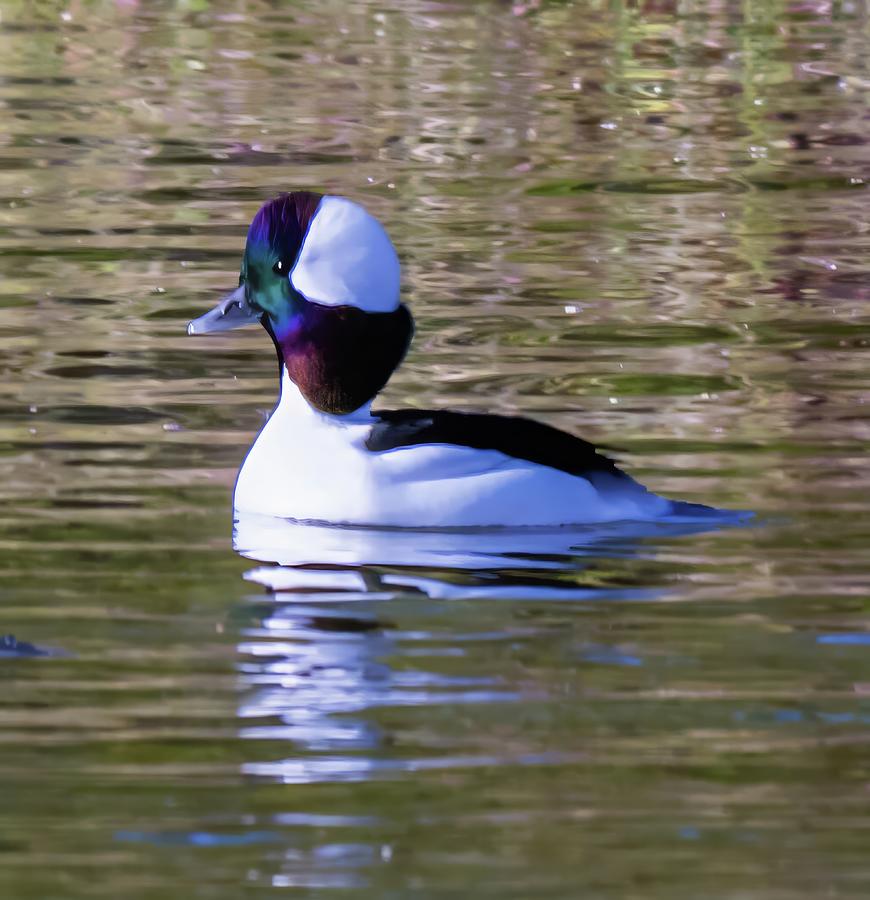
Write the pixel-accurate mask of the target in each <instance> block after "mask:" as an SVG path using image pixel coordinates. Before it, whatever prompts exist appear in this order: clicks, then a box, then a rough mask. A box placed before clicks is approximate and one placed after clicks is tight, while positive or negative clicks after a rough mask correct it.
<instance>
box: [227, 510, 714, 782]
mask: <svg viewBox="0 0 870 900" xmlns="http://www.w3.org/2000/svg"><path fill="white" fill-rule="evenodd" d="M702 530H708V529H705V528H704V527H703V526H701V525H699V524H698V523H697V522H695V523H673V522H670V523H651V522H643V523H636V522H632V523H621V524H608V525H607V526H600V527H594V528H590V527H587V528H581V529H558V530H533V529H528V530H522V531H518V530H514V531H510V530H474V531H410V530H402V529H366V528H339V527H334V526H327V525H319V524H303V523H299V522H292V521H287V520H280V519H271V518H268V517H264V516H245V517H244V518H242V519H241V520H239V521H237V523H236V530H235V535H234V538H235V547H236V549H237V550H238V551H239V552H240V553H242V554H243V555H245V556H249V557H252V558H255V559H258V560H261V561H262V560H266V561H271V562H273V563H274V562H277V563H279V565H270V566H266V565H264V566H258V567H256V568H254V569H251V570H250V571H249V572H247V573H246V575H245V577H246V579H247V580H249V581H251V582H253V583H255V584H259V585H262V586H263V587H265V588H266V589H267V591H268V592H269V595H270V596H269V597H268V598H267V599H266V600H265V601H263V600H261V599H258V600H257V601H255V605H254V606H253V607H252V608H251V609H252V610H253V613H252V615H253V617H254V618H255V619H256V625H255V626H253V627H251V628H249V629H247V630H246V632H245V638H246V639H245V640H244V641H243V642H242V643H240V644H239V646H238V652H239V654H240V655H241V657H242V662H241V663H240V664H239V672H240V680H241V684H242V686H243V689H244V691H245V695H244V700H243V701H242V703H241V704H240V706H239V712H238V715H239V718H240V720H242V727H241V730H240V735H241V736H242V737H243V738H247V739H252V740H264V741H276V740H277V741H287V742H288V743H289V744H291V745H292V746H293V748H294V754H293V755H289V756H287V757H282V758H279V759H272V760H265V761H258V762H249V763H247V764H246V765H244V766H243V768H242V771H243V773H244V774H246V775H257V776H263V777H267V778H275V779H278V780H280V781H283V782H286V783H322V782H345V781H367V780H369V779H372V778H381V777H387V776H390V775H394V774H396V773H399V772H413V771H420V770H424V769H431V768H436V769H440V768H454V767H463V768H464V767H470V766H471V767H473V766H481V765H512V766H515V765H546V764H551V763H555V762H561V761H563V756H562V755H560V754H556V755H554V754H547V753H543V754H541V753H537V754H532V755H529V754H518V753H516V752H513V753H510V752H507V751H505V753H504V755H503V756H502V755H501V753H500V751H501V748H497V749H496V752H495V753H494V752H485V753H481V754H479V755H438V756H431V755H425V754H426V752H427V751H425V750H424V751H423V755H421V753H420V749H421V748H419V747H418V748H416V751H412V752H411V753H406V755H405V756H404V757H403V758H396V756H395V754H394V753H393V752H388V750H389V746H390V740H389V736H388V735H385V734H384V733H383V732H382V730H381V728H380V727H379V726H378V724H377V720H376V718H373V717H372V716H371V715H370V712H371V711H372V710H375V709H379V708H393V709H395V708H399V707H419V706H427V707H431V708H437V707H443V706H455V705H457V704H459V705H462V704H491V703H517V702H522V701H527V700H534V699H535V691H536V690H538V691H539V690H540V689H538V688H534V687H530V686H525V687H523V688H522V689H520V690H518V689H517V687H516V685H512V684H510V683H506V682H505V681H503V680H502V679H501V677H500V675H499V674H497V673H495V672H494V673H493V674H491V675H490V674H488V673H484V674H480V671H479V670H478V672H477V673H476V674H474V675H473V676H469V675H465V674H457V673H455V672H453V671H450V672H443V671H442V672H431V671H425V670H423V669H421V668H420V667H419V666H416V667H415V664H416V661H417V660H425V659H426V657H429V658H430V661H429V665H430V666H432V667H433V668H434V667H435V663H434V662H433V660H434V659H436V658H437V659H441V660H443V659H445V658H455V659H456V660H457V662H458V663H459V664H461V660H462V658H463V656H464V654H465V650H464V642H465V640H466V637H467V636H464V635H463V633H462V631H461V628H462V625H461V624H459V623H458V624H457V629H456V630H455V631H453V632H448V633H447V634H444V633H443V632H441V633H440V634H439V635H438V636H437V637H436V636H435V635H433V634H432V633H431V632H429V631H428V630H426V629H425V628H418V629H416V630H415V629H413V628H406V629H405V630H402V628H401V626H400V625H397V624H394V623H393V622H391V621H388V620H387V615H388V614H389V618H393V617H395V618H399V619H401V618H402V617H405V618H406V620H407V619H408V618H410V617H411V616H413V615H414V614H415V613H414V609H415V608H416V609H418V610H419V608H420V606H421V604H422V605H424V606H425V605H426V604H432V603H433V601H434V602H436V603H437V602H438V601H444V600H450V601H469V600H475V601H476V600H490V599H492V600H501V601H520V602H524V601H531V602H538V601H548V602H551V601H565V600H568V601H596V600H655V599H656V598H658V597H659V596H660V595H661V590H660V589H656V588H651V587H648V586H644V587H642V588H639V587H636V586H633V585H631V584H628V585H622V584H619V583H617V584H615V585H614V584H607V583H601V582H600V580H596V579H593V578H588V579H586V580H585V581H584V578H585V575H584V568H585V566H587V565H589V564H590V563H591V562H593V561H595V562H597V563H599V564H600V563H601V562H602V560H604V561H605V562H607V561H610V562H614V561H616V560H622V561H625V560H631V559H639V558H647V559H651V558H653V557H654V556H655V555H656V544H655V540H654V539H656V538H658V539H662V538H672V537H677V536H680V535H685V534H688V533H696V532H698V531H702ZM349 604H350V605H349ZM434 608H435V609H436V610H437V607H434ZM382 614H383V618H382ZM536 634H537V629H536V627H535V626H531V627H525V628H524V629H518V628H517V627H516V625H515V623H511V625H510V626H508V624H507V623H505V628H504V630H503V631H498V630H496V631H495V632H492V633H490V637H491V638H492V639H493V640H505V641H516V640H524V639H526V638H528V637H530V636H532V637H533V636H535V635H536ZM486 636H487V634H486V633H484V632H481V631H480V630H477V631H475V634H474V639H475V640H482V639H484V638H485V637H486ZM577 652H578V658H579V659H583V660H586V661H587V662H590V663H593V664H599V665H618V666H640V665H643V659H642V658H640V657H638V656H636V655H632V654H626V653H624V652H623V651H622V650H621V649H620V648H619V647H616V646H613V647H611V646H608V645H605V644H600V643H595V644H589V645H586V646H584V647H581V648H578V651H577ZM412 660H413V661H414V662H413V663H412V662H411V661H412ZM397 661H401V662H400V663H397ZM425 664H426V663H425V662H421V663H420V664H419V665H420V666H422V665H425ZM460 671H461V670H460ZM431 750H432V748H431V747H430V748H428V752H430V753H431Z"/></svg>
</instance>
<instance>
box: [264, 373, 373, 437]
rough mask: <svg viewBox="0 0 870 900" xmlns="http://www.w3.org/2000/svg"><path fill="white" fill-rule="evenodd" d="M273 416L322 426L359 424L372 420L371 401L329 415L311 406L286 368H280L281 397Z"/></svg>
mask: <svg viewBox="0 0 870 900" xmlns="http://www.w3.org/2000/svg"><path fill="white" fill-rule="evenodd" d="M273 415H280V416H281V417H282V418H292V419H294V420H296V421H301V420H309V421H312V422H314V421H317V422H320V423H323V424H330V423H332V424H336V425H341V424H348V425H351V424H356V423H359V422H368V421H370V420H371V418H372V400H367V401H366V402H365V403H363V404H362V405H361V406H359V407H357V409H355V410H353V411H352V412H349V413H342V414H336V413H329V412H324V411H323V410H321V409H317V407H316V406H312V405H311V404H310V403H309V402H308V400H306V399H305V396H304V395H303V393H302V391H301V390H299V387H298V385H296V383H295V382H294V381H293V379H292V378H291V377H290V374H289V373H288V371H287V366H286V365H282V366H281V396H280V397H279V399H278V406H277V407H276V409H275V413H274V414H273Z"/></svg>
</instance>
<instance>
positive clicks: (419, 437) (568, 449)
mask: <svg viewBox="0 0 870 900" xmlns="http://www.w3.org/2000/svg"><path fill="white" fill-rule="evenodd" d="M373 415H375V416H378V417H379V418H380V421H379V422H376V423H375V424H374V425H373V426H372V430H371V432H370V433H369V436H368V437H367V438H366V448H367V449H369V450H371V451H373V452H380V451H384V450H395V449H397V448H399V447H410V446H414V445H417V444H456V445H459V446H462V447H473V448H474V449H476V450H498V451H499V452H500V453H504V454H505V455H506V456H512V457H514V458H515V459H524V460H527V461H528V462H532V463H537V464H538V465H541V466H549V467H550V468H551V469H559V470H560V471H562V472H567V473H568V474H569V475H577V476H580V477H582V478H586V479H588V480H589V481H592V482H593V483H594V481H595V480H596V476H610V477H612V478H618V479H624V480H625V481H626V482H628V483H632V479H631V478H629V476H628V475H626V474H625V472H623V471H622V470H620V469H619V468H617V466H616V464H615V463H614V462H613V461H612V460H610V459H608V458H607V457H606V456H602V455H601V454H600V453H598V452H597V451H596V449H595V447H593V446H592V444H590V443H588V442H587V441H584V440H581V439H580V438H578V437H574V435H572V434H568V433H567V432H564V431H560V430H559V429H558V428H553V427H551V426H550V425H544V424H542V423H541V422H535V421H534V420H533V419H524V418H519V417H515V416H495V415H488V414H484V413H463V412H452V411H450V410H431V409H400V410H386V411H384V412H374V413H373Z"/></svg>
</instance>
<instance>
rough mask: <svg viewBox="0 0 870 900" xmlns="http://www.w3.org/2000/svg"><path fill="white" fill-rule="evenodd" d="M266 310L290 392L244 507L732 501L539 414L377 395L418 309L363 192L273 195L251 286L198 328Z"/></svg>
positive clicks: (367, 520)
mask: <svg viewBox="0 0 870 900" xmlns="http://www.w3.org/2000/svg"><path fill="white" fill-rule="evenodd" d="M257 322H259V323H260V324H262V325H263V327H264V328H265V329H266V331H267V332H268V334H269V336H270V337H271V338H272V341H273V343H274V345H275V349H276V350H277V353H278V360H279V365H280V369H281V393H280V398H279V401H278V405H277V406H276V407H275V410H274V412H273V413H272V415H271V417H270V418H269V420H268V421H267V423H266V425H265V426H264V427H263V429H262V431H260V433H259V435H258V436H257V438H256V440H255V441H254V444H253V446H252V447H251V449H250V451H249V452H248V455H247V458H246V459H245V461H244V464H243V465H242V468H241V471H240V472H239V476H238V479H237V481H236V488H235V495H234V507H235V511H236V515H237V517H238V516H240V515H245V514H264V515H267V516H276V517H280V518H286V519H293V520H296V521H313V522H323V523H331V524H345V525H369V526H400V527H413V528H469V527H472V528H474V527H505V526H508V527H520V526H538V527H541V526H545V527H549V526H564V525H577V524H584V523H597V522H611V521H618V520H639V519H640V520H649V519H662V518H668V517H674V516H678V517H690V518H691V517H701V518H708V517H710V516H716V515H717V513H718V511H716V510H713V509H711V508H710V507H705V506H700V505H697V504H691V503H683V502H680V501H672V500H668V499H665V498H664V497H659V496H657V495H656V494H653V493H651V492H650V491H648V490H647V489H646V488H644V487H643V486H642V485H640V484H638V482H636V481H635V480H634V479H632V478H631V477H630V476H628V475H627V474H625V473H624V472H623V471H621V470H620V469H619V468H617V466H616V465H615V464H614V463H613V462H612V461H611V460H610V459H608V458H607V457H605V456H603V455H601V454H600V453H598V452H596V450H595V448H594V447H593V446H592V445H591V444H589V443H587V442H586V441H583V440H581V439H580V438H577V437H574V436H573V435H570V434H567V433H566V432H563V431H559V430H558V429H556V428H552V427H550V426H548V425H544V424H541V423H539V422H535V421H532V420H530V419H525V418H515V417H511V416H501V415H485V414H479V413H462V412H451V411H447V410H428V409H405V410H391V411H384V410H378V411H373V410H372V408H371V407H372V401H373V400H374V399H375V397H376V396H377V394H378V392H379V391H380V390H381V389H382V388H383V387H384V385H385V384H386V383H387V380H388V379H389V377H390V375H392V373H393V372H394V371H395V369H396V368H397V367H398V366H399V364H400V363H401V361H402V359H403V357H404V356H405V353H406V351H407V349H408V345H409V344H410V341H411V337H412V335H413V331H414V324H413V319H412V318H411V314H410V312H409V311H408V309H407V307H406V306H404V304H402V303H401V302H400V298H399V260H398V257H397V256H396V252H395V250H394V249H393V245H392V243H391V241H390V239H389V237H388V236H387V233H386V232H385V231H384V229H383V227H382V226H381V225H380V223H379V222H378V221H377V220H376V219H374V218H373V217H372V216H371V215H369V213H367V212H366V211H365V210H364V209H363V208H362V207H361V206H360V205H358V204H357V203H354V202H352V201H351V200H347V199H345V198H343V197H337V196H332V195H320V194H315V193H311V192H308V191H295V192H293V193H289V194H282V195H280V196H278V197H276V198H275V199H273V200H270V201H269V202H267V203H266V204H264V205H263V206H262V207H261V209H260V210H259V212H258V213H257V214H256V216H254V220H253V221H252V222H251V226H250V228H249V229H248V237H247V244H246V246H245V254H244V257H243V259H242V267H241V273H240V276H239V286H238V288H236V290H234V291H233V292H232V293H230V294H228V295H227V296H226V297H224V298H223V299H222V300H221V301H220V303H219V304H218V305H217V306H216V307H215V308H214V309H213V310H211V311H210V312H208V313H206V314H205V315H203V316H201V317H200V318H198V319H195V320H194V321H192V322H191V323H190V324H189V325H188V329H187V330H188V333H189V334H195V335H198V334H208V333H212V332H217V331H225V330H227V329H231V328H236V327H239V326H242V325H247V324H250V323H257Z"/></svg>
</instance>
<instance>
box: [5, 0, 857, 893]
mask: <svg viewBox="0 0 870 900" xmlns="http://www.w3.org/2000/svg"><path fill="white" fill-rule="evenodd" d="M0 60H2V62H0V122H2V128H0V259H2V273H3V282H2V288H0V341H2V344H0V346H2V368H3V378H2V381H0V412H2V416H0V498H2V506H0V571H2V576H3V578H2V586H0V635H2V634H7V633H8V634H14V635H15V636H16V638H17V640H18V642H19V643H15V642H13V641H12V640H8V641H7V642H6V644H5V645H4V646H2V647H0V657H2V658H0V678H2V684H3V690H2V699H0V896H2V897H4V898H5V897H8V898H14V900H36V898H39V900H44V898H59V900H61V898H62V900H77V898H94V897H111V898H117V897H136V898H166V897H178V898H191V897H197V898H209V900H211V898H214V900H224V898H226V900H230V898H233V900H235V898H238V897H243V896H244V897H272V896H279V895H281V894H282V893H286V892H288V891H289V892H290V893H295V894H297V895H302V896H311V897H315V896H316V897H331V896H335V897H343V896H358V897H371V898H383V897H393V898H399V897H402V898H403V897H467V896H475V897H498V898H506V897H512V898H536V900H537V898H575V897H595V898H613V900H617V898H618V900H626V898H662V900H664V898H668V900H673V898H686V900H688V898H698V897H704V898H735V900H736V898H740V900H747V898H764V900H785V898H798V897H801V898H803V897H807V898H809V897H812V898H816V897H838V898H839V897H850V898H851V897H855V898H858V897H861V898H864V897H867V896H868V893H870V855H868V835H870V750H868V742H870V623H868V615H867V598H868V583H870V578H868V576H870V557H868V549H867V548H868V542H870V517H868V515H867V510H868V489H870V464H868V456H867V449H868V439H870V420H868V412H870V405H868V396H870V393H868V339H870V329H868V316H867V304H868V300H870V273H868V251H870V217H868V199H870V194H868V188H867V183H868V180H870V154H868V148H867V140H868V137H870V113H868V96H870V26H868V5H867V3H866V2H864V0H852V2H846V0H831V2H822V0H809V2H803V0H802V2H797V0H796V2H791V3H789V2H784V0H771V2H743V3H737V2H729V0H720V2H716V3H706V2H704V3H702V2H694V0H681V2H679V3H675V2H668V0H658V2H652V0H650V2H644V3H637V4H619V3H610V2H597V0H592V2H590V3H576V4H572V3H556V2H552V3H550V2H546V0H543V2H525V3H523V2H517V3H514V4H511V3H504V2H494V0H493V2H476V3H467V4H463V3H451V2H444V3H440V2H423V0H413V2H407V3H404V2H403V3H392V4H391V3H381V2H377V3H376V2H371V3H369V2H356V3H353V4H349V3H344V2H339V0H327V2H319V3H315V2H300V3H293V4H289V3H286V4H285V3H279V2H267V0H261V2H255V0H248V2H246V0H215V2H208V0H187V2H182V0H178V2H157V0H155V2H148V3H146V2H136V0H118V2H117V3H110V2H105V0H92V2H87V0H65V2H62V3H61V2H58V3H55V2H23V0H21V2H15V0H2V2H0ZM294 187H297V188H313V189H321V190H327V191H330V192H334V193H341V194H346V195H349V196H352V197H354V198H356V199H358V200H361V201H362V202H364V203H365V204H366V205H367V206H368V207H369V208H370V209H371V210H372V211H373V212H374V213H375V214H376V215H377V216H378V217H379V218H380V219H381V220H382V221H383V222H384V223H385V224H386V225H387V227H388V229H389V231H390V233H391V235H392V236H393V238H394V241H395V243H396V245H397V247H398V249H399V252H400V255H401V257H402V260H403V265H404V285H405V294H406V299H407V301H408V302H409V304H410V305H411V307H412V309H413V312H414V314H415V316H416V319H417V326H418V331H417V337H416V339H415V343H414V345H413V349H412V352H411V354H410V356H409V358H408V360H407V361H406V364H405V365H404V367H403V368H402V369H401V371H400V372H399V373H398V374H397V376H396V377H395V378H394V380H393V381H392V382H391V384H390V385H389V388H388V390H387V392H386V395H385V399H384V402H385V404H386V405H389V406H394V405H413V406H449V407H453V408H457V409H471V410H483V409H490V410H495V411H499V412H506V413H513V412H517V411H524V412H527V413H531V414H533V415H535V416H536V417H538V418H540V419H542V420H544V421H546V422H549V423H551V424H555V425H558V426H560V427H563V428H567V429H569V430H571V431H573V432H575V433H577V434H581V435H583V436H585V437H586V438H587V439H589V440H593V441H596V442H598V443H600V444H603V445H605V446H609V447H612V448H616V449H615V452H616V453H617V454H618V456H619V458H620V459H621V460H622V463H623V465H624V466H625V467H626V468H627V469H628V470H629V471H630V472H632V473H633V474H634V475H636V476H637V477H638V478H639V479H640V480H642V481H643V482H644V483H646V484H648V485H649V486H651V487H652V488H653V489H655V490H657V491H659V492H661V493H664V494H667V495H669V496H678V497H682V498H684V499H687V500H693V501H699V502H706V503H712V504H715V505H718V506H724V507H733V508H740V507H751V508H753V509H754V510H756V511H757V513H758V517H757V520H756V522H755V523H754V524H753V525H752V526H750V527H739V528H730V529H721V530H718V531H696V532H695V533H692V532H691V531H690V530H689V529H682V530H680V529H669V530H668V529H650V528H646V529H641V528H638V527H635V528H624V527H619V528H611V529H597V530H586V531H583V530H579V531H577V532H575V533H572V534H562V535H558V536H555V537H554V536H553V535H549V536H547V535H542V534H528V535H519V536H518V535H501V536H498V535H495V536H493V535H490V536H485V537H484V536H480V535H478V536H473V537H469V536H465V537H462V536H452V537H451V536H449V535H448V536H445V535H435V534H429V535H425V534H424V535H413V534H401V533H398V534H383V533H382V534H380V535H378V534H375V535H365V534H360V533H356V532H354V533H351V532H344V533H342V532H338V531H334V530H332V531H330V530H325V531H324V530H323V529H309V530H307V531H306V530H305V529H301V528H298V527H297V528H294V527H292V526H289V525H288V526H286V527H287V530H286V533H280V534H277V535H275V534H272V535H270V537H269V539H270V540H271V539H274V540H275V541H277V542H278V544H279V545H280V554H273V558H274V556H275V555H281V556H282V559H283V561H284V562H285V563H294V564H296V566H295V567H294V566H292V565H288V566H285V567H284V568H281V569H276V568H275V567H273V566H270V565H269V564H267V563H264V562H258V561H255V560H251V559H247V558H243V557H242V556H240V555H238V554H237V553H235V552H234V551H233V549H232V511H231V490H232V484H233V480H234V477H235V473H236V470H237V468H238V465H239V463H240V461H241V460H242V459H243V457H244V453H245V450H246V448H247V446H248V445H249V443H250V441H251V438H252V436H253V434H254V433H255V432H256V430H257V429H258V428H259V426H260V424H261V423H262V421H263V417H264V414H265V413H266V412H267V411H268V410H269V409H270V408H271V405H272V403H273V401H274V398H275V395H276V389H277V383H276V379H275V363H274V354H273V351H272V349H271V347H270V345H269V342H268V338H267V337H266V335H265V334H263V333H262V332H260V333H256V332H255V331H254V330H251V332H250V333H247V334H246V333H235V334H228V335H226V336H218V337H215V338H214V339H210V340H206V339H192V338H188V337H187V336H186V334H185V325H186V322H187V321H188V319H190V318H192V317H194V316H196V315H198V314H199V313H200V312H202V311H204V310H205V309H207V308H209V307H210V306H211V305H212V304H213V303H214V302H215V300H216V298H217V297H218V296H219V294H220V293H221V292H222V291H224V290H226V289H228V288H232V287H234V286H235V284H236V279H237V273H238V265H239V261H240V257H241V251H242V248H243V243H244V234H245V230H246V227H247V223H248V221H249V220H250V218H251V216H252V215H253V213H254V212H255V210H256V209H257V207H258V205H259V204H260V203H261V202H262V200H264V199H265V198H267V197H268V196H270V195H272V194H274V193H275V192H276V191H278V190H281V189H290V188H294ZM261 555H265V556H267V557H268V554H261ZM299 566H301V567H299Z"/></svg>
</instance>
